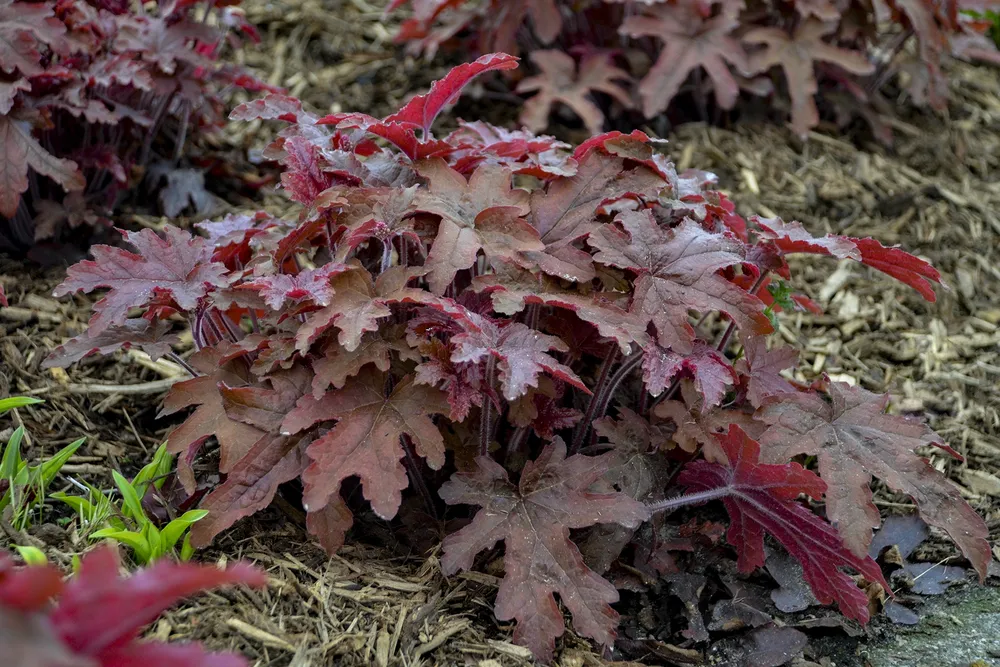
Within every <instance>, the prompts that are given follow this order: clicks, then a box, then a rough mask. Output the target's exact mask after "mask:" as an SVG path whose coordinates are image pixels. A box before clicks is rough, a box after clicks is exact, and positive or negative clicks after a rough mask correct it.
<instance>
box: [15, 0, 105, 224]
mask: <svg viewBox="0 0 1000 667" xmlns="http://www.w3.org/2000/svg"><path fill="white" fill-rule="evenodd" d="M18 4H19V5H20V4H22V3H18ZM26 6H27V7H32V6H35V5H31V4H27V5H26ZM0 25H2V23H0ZM2 43H3V42H2V41H0V44H2ZM0 147H2V152H3V155H4V159H3V163H2V164H0V215H2V216H4V217H5V218H13V217H14V215H15V214H17V207H18V204H19V203H20V201H21V193H22V192H24V191H25V190H27V189H28V169H29V168H31V169H34V170H35V171H37V172H38V173H39V174H41V175H43V176H48V177H49V178H51V179H52V180H53V181H55V182H56V183H58V184H59V185H61V186H62V187H63V189H64V190H66V191H67V192H75V191H78V190H83V187H84V186H85V185H86V181H84V179H83V174H81V173H80V170H79V168H78V167H77V164H76V163H75V162H73V161H72V160H63V159H61V158H57V157H56V156H54V155H52V154H51V153H49V152H48V151H47V150H45V149H44V148H42V145H41V144H39V143H38V141H37V140H36V139H35V138H34V137H33V136H31V125H30V124H29V123H28V122H27V121H23V120H16V119H15V118H12V117H11V116H7V115H0Z"/></svg>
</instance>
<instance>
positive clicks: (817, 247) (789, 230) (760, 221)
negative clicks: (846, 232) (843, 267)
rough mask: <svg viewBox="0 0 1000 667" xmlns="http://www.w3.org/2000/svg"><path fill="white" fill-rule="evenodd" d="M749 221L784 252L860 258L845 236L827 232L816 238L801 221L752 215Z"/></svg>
mask: <svg viewBox="0 0 1000 667" xmlns="http://www.w3.org/2000/svg"><path fill="white" fill-rule="evenodd" d="M750 221H751V222H752V223H753V224H754V225H756V226H757V227H758V229H759V232H758V233H759V234H760V236H761V237H762V238H765V239H767V240H769V241H771V242H772V243H774V245H776V246H777V247H778V248H779V249H780V250H781V251H782V252H785V253H797V252H803V253H811V254H814V255H830V256H831V257H836V258H837V259H854V260H858V261H860V260H861V251H859V250H858V248H857V246H856V245H855V244H854V241H853V240H851V239H849V238H847V237H846V236H835V235H833V234H827V235H826V236H824V237H823V238H817V237H815V236H813V235H812V234H810V233H809V232H808V231H807V230H806V228H805V227H803V226H802V223H801V222H785V221H784V220H782V219H781V218H761V217H760V216H756V215H755V216H752V217H751V218H750Z"/></svg>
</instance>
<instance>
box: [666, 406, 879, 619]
mask: <svg viewBox="0 0 1000 667" xmlns="http://www.w3.org/2000/svg"><path fill="white" fill-rule="evenodd" d="M719 442H720V443H721V445H722V449H723V450H724V451H725V454H726V458H727V459H728V463H727V464H719V463H709V462H707V461H694V462H692V463H689V464H688V465H687V467H685V469H684V470H683V471H682V472H681V474H680V476H679V477H678V479H677V481H678V483H679V484H680V485H682V486H686V487H688V489H689V490H690V491H692V492H695V493H697V494H704V496H705V499H706V500H707V499H714V498H721V499H722V502H723V503H724V504H725V506H726V511H727V512H728V513H729V519H730V524H729V531H728V532H727V533H726V539H727V540H728V542H729V543H730V544H732V545H733V546H734V547H736V550H737V552H738V554H739V559H738V561H737V564H738V566H739V569H740V571H741V572H744V573H746V572H751V571H752V570H754V569H755V568H758V567H763V565H764V533H768V534H770V535H771V536H773V537H774V538H775V539H776V540H778V542H780V543H781V545H782V546H783V547H785V549H787V550H788V553H790V554H791V555H792V556H794V557H795V558H796V559H797V560H798V561H799V562H800V563H801V564H802V570H803V573H804V574H805V578H806V581H807V582H809V586H810V588H812V591H813V594H814V595H815V596H816V599H817V600H819V601H820V602H821V603H822V604H830V603H831V602H836V603H837V605H838V606H839V607H840V610H841V612H843V614H844V615H845V616H848V617H850V618H853V619H855V620H857V621H859V622H860V623H867V622H868V596H867V595H866V594H865V592H864V591H862V590H861V589H859V588H858V587H857V585H855V583H854V580H853V579H851V577H850V576H848V575H847V574H845V573H844V572H842V571H841V568H844V567H849V568H852V569H854V570H856V571H857V572H859V573H861V574H863V575H864V576H865V577H866V578H867V579H868V580H869V581H872V582H875V583H878V584H879V585H881V586H882V588H883V589H885V590H886V591H889V590H890V588H889V584H888V583H887V582H886V581H885V579H884V578H883V577H882V571H881V570H880V569H879V567H878V564H877V563H875V561H873V560H872V559H871V558H869V557H868V555H867V553H865V554H864V555H862V556H856V555H854V554H853V553H851V552H850V551H848V550H847V549H846V548H844V545H843V542H842V541H841V538H840V536H839V535H838V534H837V531H835V530H834V529H833V528H832V527H831V526H830V525H829V524H828V523H826V522H825V521H823V520H822V519H820V518H819V517H818V516H816V515H815V514H813V513H812V512H811V511H810V510H808V509H806V508H805V507H803V506H802V505H801V504H800V503H799V502H798V500H797V499H798V497H799V495H801V494H805V495H807V496H810V497H812V498H816V499H819V498H820V497H821V496H822V495H823V493H824V492H825V491H826V484H824V483H823V481H822V480H821V479H820V478H819V477H817V476H816V475H815V474H814V473H812V472H810V471H808V470H805V469H804V468H802V466H800V465H799V464H798V463H786V464H784V465H767V464H763V463H761V462H760V461H759V458H760V445H759V444H758V443H757V442H756V441H755V440H753V439H751V438H750V437H749V436H748V435H747V434H746V433H744V432H743V430H742V429H741V428H740V427H739V426H736V425H735V424H734V425H733V426H731V427H730V429H729V433H728V434H726V435H725V436H719ZM782 460H787V459H782ZM668 502H669V501H668Z"/></svg>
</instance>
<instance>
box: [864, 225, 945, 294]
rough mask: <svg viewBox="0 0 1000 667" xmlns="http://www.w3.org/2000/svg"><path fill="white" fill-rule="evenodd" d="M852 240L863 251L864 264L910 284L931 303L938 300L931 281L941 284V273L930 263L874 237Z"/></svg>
mask: <svg viewBox="0 0 1000 667" xmlns="http://www.w3.org/2000/svg"><path fill="white" fill-rule="evenodd" d="M851 240H852V241H853V242H854V245H856V246H857V247H858V250H860V251H861V263H862V264H865V265H867V266H870V267H872V268H873V269H877V270H879V271H881V272H883V273H885V274H888V275H890V276H892V277H893V278H895V279H896V280H898V281H900V282H902V283H905V284H907V285H909V286H910V287H912V288H913V289H915V290H917V291H918V292H920V295H921V296H922V297H924V298H925V299H927V300H928V301H930V302H931V303H933V302H934V301H936V300H937V296H936V295H935V294H934V289H933V288H932V287H931V283H938V284H941V274H940V273H939V272H938V270H937V269H935V268H934V267H933V266H931V265H930V264H929V263H927V262H925V261H924V260H922V259H920V258H919V257H914V256H913V255H911V254H910V253H908V252H906V251H905V250H902V249H900V248H886V247H885V246H884V245H882V244H881V243H879V242H878V241H876V240H875V239H872V238H866V239H851Z"/></svg>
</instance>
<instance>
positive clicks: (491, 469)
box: [440, 438, 648, 661]
mask: <svg viewBox="0 0 1000 667" xmlns="http://www.w3.org/2000/svg"><path fill="white" fill-rule="evenodd" d="M614 458H615V454H614V453H609V454H604V455H602V456H593V457H592V456H583V455H581V454H576V455H574V456H570V457H569V458H567V457H566V445H565V444H564V443H563V442H562V440H560V439H559V438H556V439H555V440H554V441H553V442H551V443H549V444H548V445H546V446H545V449H544V450H542V453H541V454H540V455H539V457H538V458H537V459H536V460H535V461H531V462H529V463H527V464H526V465H525V467H524V471H523V472H522V473H521V479H520V482H519V483H518V484H517V485H516V486H515V485H514V484H512V483H511V482H510V479H509V477H508V476H507V472H506V471H505V470H504V469H503V467H501V466H500V465H499V464H498V463H496V462H495V461H493V460H492V459H491V458H489V457H484V456H483V457H479V458H478V459H476V466H477V467H476V469H475V470H474V471H473V472H465V473H456V474H455V475H453V476H452V478H451V480H449V481H448V482H446V483H445V484H444V485H443V486H442V487H441V491H440V495H441V497H442V498H443V499H444V501H445V502H446V503H448V504H449V505H457V504H459V503H464V504H468V505H478V506H480V507H482V508H483V509H482V510H481V511H479V512H477V513H476V516H475V517H474V518H473V520H472V523H471V524H469V525H468V526H466V527H465V528H463V529H461V530H459V531H458V532H456V533H452V534H451V535H449V536H448V537H447V538H445V541H444V554H443V555H442V557H441V568H442V571H443V572H444V573H445V574H454V573H456V572H458V571H459V570H468V569H471V568H472V565H473V561H474V560H475V557H476V554H478V553H479V552H480V551H484V550H486V549H490V548H492V547H493V545H494V544H496V543H497V542H498V541H499V540H503V541H504V545H505V547H506V554H505V557H504V569H505V570H506V572H505V574H504V578H503V580H502V581H501V583H500V590H499V592H498V593H497V602H496V608H495V609H496V615H497V618H498V619H500V620H502V621H509V620H511V619H516V620H517V626H516V627H515V629H514V641H515V642H517V643H518V644H521V645H524V646H527V647H528V648H530V649H531V650H532V652H533V653H534V654H535V656H536V657H537V658H538V659H540V660H543V661H547V660H549V659H551V657H552V651H553V648H554V646H555V639H556V637H558V636H559V635H561V634H562V633H563V631H564V630H565V624H564V622H563V617H562V613H561V612H560V610H559V606H558V605H557V604H556V600H555V596H554V594H556V593H558V594H559V598H560V600H561V601H562V603H563V604H564V605H565V606H566V607H567V609H569V611H570V613H571V614H572V615H573V627H574V628H575V630H576V631H577V632H578V633H580V634H582V635H584V636H586V637H591V638H593V639H595V640H596V641H597V642H598V643H600V644H602V645H605V646H609V645H611V643H612V642H613V641H614V637H615V628H616V626H617V625H618V613H617V612H616V611H615V610H614V609H612V608H611V606H610V605H611V603H613V602H617V601H618V591H617V590H616V589H615V587H614V586H612V585H611V584H610V583H609V582H608V581H606V580H605V579H604V578H602V577H601V576H600V575H598V574H597V573H596V572H594V571H593V570H591V569H590V568H588V567H587V566H586V564H585V563H584V562H583V558H582V556H581V555H580V551H579V549H577V547H576V545H575V544H574V543H573V541H572V540H571V539H570V533H569V531H570V530H571V529H577V528H586V527H588V526H593V525H595V524H599V523H617V524H621V525H623V526H628V527H632V528H634V527H637V526H638V525H639V524H640V523H641V522H642V521H644V520H645V519H646V518H647V517H648V510H647V509H646V507H645V506H644V505H643V504H642V503H640V502H638V501H635V500H633V499H631V498H629V497H628V496H626V495H625V494H622V493H618V492H615V491H612V490H611V489H610V488H609V487H607V485H606V484H601V483H599V480H600V479H601V476H602V475H604V474H605V473H606V472H607V471H608V469H609V468H610V466H611V465H612V463H613V460H614Z"/></svg>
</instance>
